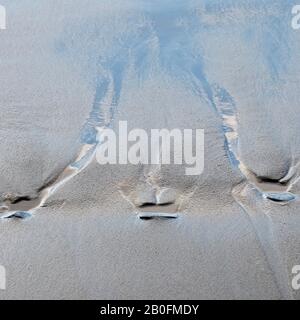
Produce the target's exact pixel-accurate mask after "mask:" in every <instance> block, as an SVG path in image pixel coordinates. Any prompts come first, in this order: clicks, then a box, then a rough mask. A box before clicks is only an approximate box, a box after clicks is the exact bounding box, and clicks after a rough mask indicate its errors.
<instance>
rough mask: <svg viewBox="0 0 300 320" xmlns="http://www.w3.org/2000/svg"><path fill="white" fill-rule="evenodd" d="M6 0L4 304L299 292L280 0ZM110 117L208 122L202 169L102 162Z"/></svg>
mask: <svg viewBox="0 0 300 320" xmlns="http://www.w3.org/2000/svg"><path fill="white" fill-rule="evenodd" d="M1 4H3V5H5V6H6V9H7V15H8V17H9V20H8V27H7V29H6V30H3V31H0V44H1V45H0V66H1V68H0V83H1V90H0V112H1V124H0V137H1V139H0V202H1V208H0V215H1V217H2V219H1V220H0V242H1V244H2V245H1V246H0V264H1V265H3V266H5V268H6V270H7V289H6V290H0V299H24V298H27V299H33V298H35V299H73V298H74V299H132V298H133V299H299V298H300V291H296V290H293V288H292V286H291V281H292V277H293V274H292V268H293V266H294V265H299V264H300V215H299V212H300V210H299V209H300V207H299V199H300V198H299V194H300V162H299V161H300V125H299V124H300V113H299V112H298V110H299V105H298V104H299V101H300V90H299V83H300V65H299V61H300V60H299V58H300V41H299V40H300V38H299V37H300V31H298V32H297V31H295V30H293V29H292V28H291V25H290V20H291V17H292V16H291V8H292V6H293V5H294V3H293V2H292V1H286V0H276V1H271V0H269V1H268V0H266V1H258V0H257V1H256V0H255V1H250V0H239V1H225V0H223V1H221V0H211V1H204V0H202V1H201V0H198V1H196V0H195V1H168V0H164V1H157V0H152V1H147V0H144V1H142V0H139V1H137V0H132V1H121V0H120V1H118V0H114V1H96V0H80V1H79V0H74V1H66V0H60V1H58V0H53V1H51V2H50V1H47V0H40V1H38V3H37V2H36V1H30V0H27V1H22V2H20V1H16V0H9V1H6V0H2V1H1ZM119 121H128V129H129V130H130V129H133V128H143V129H144V130H146V131H147V132H150V130H151V129H154V128H168V129H173V128H179V129H182V130H183V129H185V128H191V129H197V128H201V129H204V130H205V168H204V171H203V173H202V174H201V175H195V176H187V175H185V166H184V165H181V166H180V165H120V164H119V165H100V164H99V163H97V161H96V157H95V153H96V152H97V148H98V146H99V135H98V132H99V129H101V128H103V127H106V126H109V127H111V128H113V129H115V130H116V131H117V130H118V123H119ZM149 203H150V204H151V205H149ZM149 212H150V217H152V216H153V213H154V216H155V219H147V218H149ZM141 217H142V218H143V219H141Z"/></svg>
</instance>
